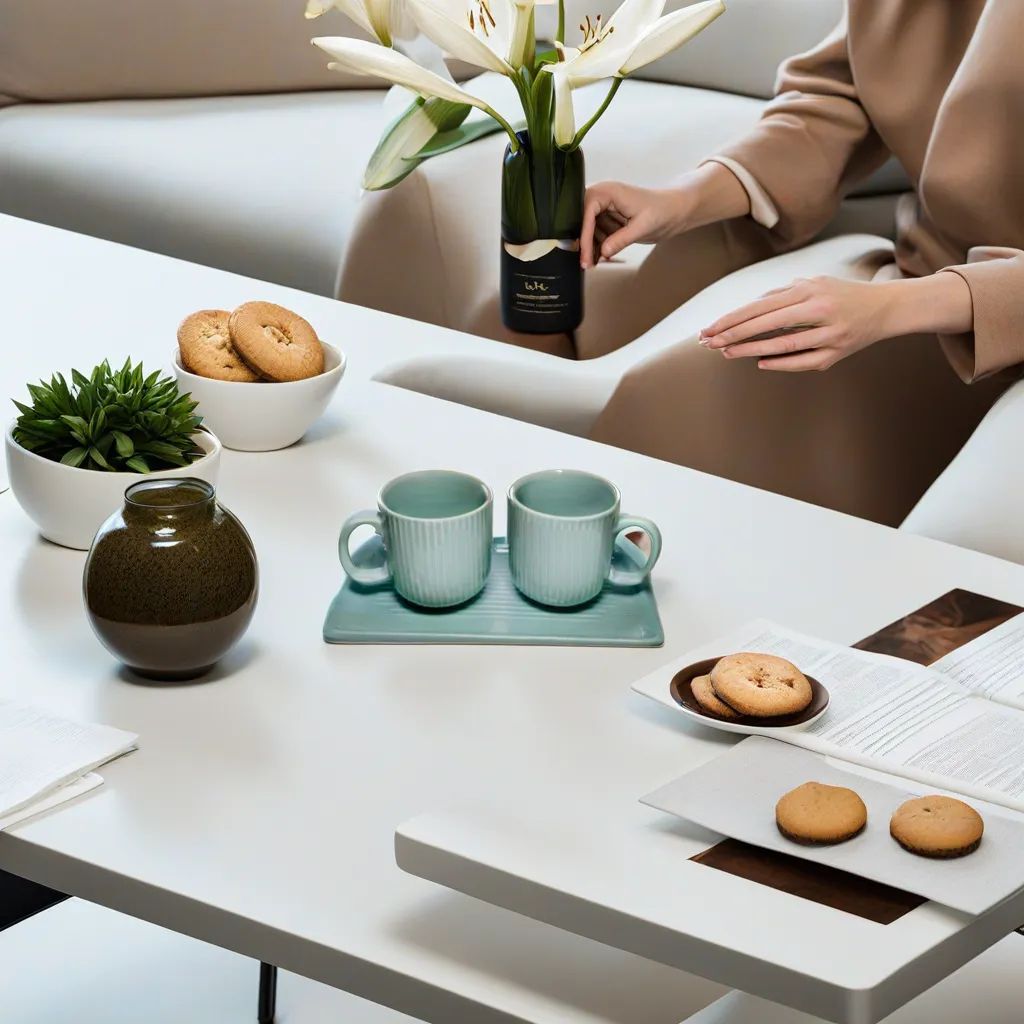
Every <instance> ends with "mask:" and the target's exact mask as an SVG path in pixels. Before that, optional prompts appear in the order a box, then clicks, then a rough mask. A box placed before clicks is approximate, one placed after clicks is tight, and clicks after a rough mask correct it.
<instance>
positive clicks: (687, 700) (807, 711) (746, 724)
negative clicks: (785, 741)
mask: <svg viewBox="0 0 1024 1024" xmlns="http://www.w3.org/2000/svg"><path fill="white" fill-rule="evenodd" d="M718 661H719V659H718V658H706V659H705V660H704V661H698V662H695V663H694V664H693V665H688V666H687V667H686V668H684V669H680V671H678V672H677V673H676V674H675V675H674V676H673V677H672V682H671V684H670V689H671V691H672V699H673V700H674V701H675V702H676V703H677V704H678V705H679V706H680V707H681V708H682V709H683V710H684V711H685V712H686V713H687V714H689V715H691V716H692V717H693V718H697V719H699V720H700V721H701V722H702V723H703V724H704V725H710V726H711V727H712V728H713V729H722V730H724V731H725V732H740V733H748V734H749V733H758V734H760V733H764V734H767V735H770V734H771V733H777V732H779V731H784V730H786V729H806V728H807V726H809V725H810V724H811V723H812V722H816V721H817V720H818V719H819V718H821V716H822V715H823V714H824V713H825V711H826V710H827V709H828V690H826V689H825V687H824V686H822V685H821V683H819V682H818V680H817V679H814V678H812V677H811V676H808V677H807V681H808V682H809V683H810V684H811V703H810V704H808V705H807V707H805V708H804V709H803V711H800V712H798V713H797V714H795V715H778V716H777V717H775V718H755V717H753V716H752V715H740V716H739V718H728V719H726V718H717V717H716V716H715V715H712V714H709V713H708V712H707V711H705V710H704V709H703V708H702V707H701V706H700V704H699V703H698V702H697V698H696V697H694V695H693V690H692V689H691V687H690V684H691V683H692V682H693V680H694V679H696V678H697V677H698V676H706V675H707V674H708V673H709V672H710V671H711V670H712V669H713V668H714V667H715V664H716V663H717V662H718Z"/></svg>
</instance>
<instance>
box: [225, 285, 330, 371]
mask: <svg viewBox="0 0 1024 1024" xmlns="http://www.w3.org/2000/svg"><path fill="white" fill-rule="evenodd" d="M230 328H231V342H232V344H233V345H234V346H235V348H236V349H237V350H238V353H239V355H240V356H241V357H242V358H243V359H244V360H245V361H246V363H248V364H249V366H250V367H252V369H253V370H255V371H256V372H257V373H259V374H260V375H261V376H263V377H266V378H267V379H268V380H273V381H288V380H305V379H306V378H307V377H315V376H317V375H318V374H320V373H323V372H324V348H323V345H321V344H320V339H319V338H318V337H317V336H316V331H314V330H313V328H312V326H311V325H310V324H309V322H308V321H307V320H304V319H303V318H302V317H301V316H299V314H298V313H293V312H292V311H291V310H290V309H285V307H284V306H278V305H275V304H274V303H273V302H246V303H243V304H242V305H241V306H239V307H238V309H236V310H235V311H234V312H233V313H232V314H231V320H230Z"/></svg>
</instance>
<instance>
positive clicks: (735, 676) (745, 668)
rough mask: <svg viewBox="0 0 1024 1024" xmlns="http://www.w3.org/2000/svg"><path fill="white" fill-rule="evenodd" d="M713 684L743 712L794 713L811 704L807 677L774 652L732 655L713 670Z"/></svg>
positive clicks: (766, 715) (760, 714)
mask: <svg viewBox="0 0 1024 1024" xmlns="http://www.w3.org/2000/svg"><path fill="white" fill-rule="evenodd" d="M711 685H712V686H713V687H714V688H715V693H716V694H717V695H718V696H719V697H720V698H721V699H722V700H723V701H725V703H726V704H728V705H729V707H731V708H734V709H735V710H736V711H738V712H739V713H740V714H741V715H754V716H756V717H758V718H774V717H775V716H777V715H795V714H797V712H800V711H803V710H804V708H806V707H807V705H808V704H810V703H811V684H810V683H809V682H808V681H807V677H806V676H805V675H804V674H803V673H802V672H801V671H800V669H798V668H797V667H796V665H794V664H793V663H792V662H790V661H786V659H785V658H779V657H776V656H775V655H774V654H751V653H743V654H730V655H728V656H727V657H725V658H722V659H720V660H719V661H718V663H717V664H716V665H715V667H714V668H713V669H712V670H711Z"/></svg>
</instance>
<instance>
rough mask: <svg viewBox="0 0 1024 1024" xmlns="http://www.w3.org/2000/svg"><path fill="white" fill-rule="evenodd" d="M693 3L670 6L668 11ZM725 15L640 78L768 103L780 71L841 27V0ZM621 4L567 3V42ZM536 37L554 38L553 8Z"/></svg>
mask: <svg viewBox="0 0 1024 1024" xmlns="http://www.w3.org/2000/svg"><path fill="white" fill-rule="evenodd" d="M691 2H693V0H669V3H668V4H667V5H666V7H665V10H666V12H668V11H674V10H678V9H679V8H680V7H686V6H688V5H689V4H690V3H691ZM725 3H726V11H725V14H723V15H722V16H721V17H720V18H718V20H717V21H715V22H714V23H713V24H712V25H710V26H708V28H706V29H705V30H704V31H703V32H702V33H701V34H700V35H699V36H698V37H697V38H696V39H694V40H692V41H691V42H689V43H687V44H686V46H684V47H682V49H680V50H677V51H676V52H675V53H671V54H669V55H668V56H667V57H662V59H661V60H659V61H655V63H653V64H651V65H649V66H648V67H647V68H645V69H644V70H643V71H641V72H639V73H638V74H637V76H636V77H637V78H647V79H649V80H651V81H655V82H674V83H675V84H677V85H692V86H697V87H699V88H704V89H718V90H720V91H721V92H735V93H741V94H743V95H745V96H760V97H763V98H765V99H768V98H769V97H771V96H772V95H773V94H774V91H775V75H776V72H777V71H778V67H779V65H780V64H781V63H782V62H783V61H784V60H785V59H786V58H787V57H791V56H792V55H793V54H795V53H803V52H804V51H805V50H809V49H811V48H812V47H813V46H815V45H816V44H817V43H819V42H821V40H822V39H824V38H825V36H827V35H828V34H829V32H831V31H832V29H833V28H835V26H836V25H837V24H838V23H839V19H840V17H841V16H842V12H843V0H725ZM617 6H618V2H617V0H567V3H566V19H565V20H566V42H567V43H570V44H572V43H575V42H576V40H577V38H578V36H579V29H578V27H577V26H578V25H579V23H580V22H581V21H582V20H583V19H584V18H585V17H586V15H588V14H589V15H591V16H593V15H594V14H596V13H600V14H602V15H603V16H604V17H608V16H609V15H610V14H611V12H612V11H614V10H615V8H616V7H617ZM538 11H539V12H541V13H540V18H539V21H538V34H541V33H543V34H546V35H547V36H549V37H552V36H553V35H554V31H555V22H556V13H555V7H554V6H553V5H552V6H549V7H544V8H538Z"/></svg>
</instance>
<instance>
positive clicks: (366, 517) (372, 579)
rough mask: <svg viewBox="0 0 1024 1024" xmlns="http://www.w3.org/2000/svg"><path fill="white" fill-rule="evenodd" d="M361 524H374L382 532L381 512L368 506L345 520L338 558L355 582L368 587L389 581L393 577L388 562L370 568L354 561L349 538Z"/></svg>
mask: <svg viewBox="0 0 1024 1024" xmlns="http://www.w3.org/2000/svg"><path fill="white" fill-rule="evenodd" d="M360 526H372V527H373V528H374V530H375V531H376V532H377V533H378V534H382V530H383V527H382V525H381V521H380V513H379V512H377V511H376V510H375V509H372V508H368V509H366V510H365V511H363V512H353V513H352V515H350V516H349V517H348V519H346V520H345V523H344V525H343V526H342V528H341V535H340V536H339V537H338V558H339V559H340V560H341V565H342V568H344V570H345V572H347V573H348V578H349V579H350V580H352V581H353V582H355V583H361V584H363V585H364V586H368V587H369V586H373V585H374V584H376V583H387V582H388V580H390V579H391V569H390V567H389V566H388V565H387V563H385V564H384V565H379V566H376V567H374V568H372V569H370V568H367V567H366V566H361V565H356V564H355V562H353V561H352V553H351V552H350V551H349V549H348V539H349V537H351V536H352V533H353V531H354V530H356V529H358V528H359V527H360Z"/></svg>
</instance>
